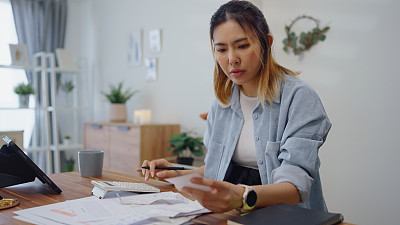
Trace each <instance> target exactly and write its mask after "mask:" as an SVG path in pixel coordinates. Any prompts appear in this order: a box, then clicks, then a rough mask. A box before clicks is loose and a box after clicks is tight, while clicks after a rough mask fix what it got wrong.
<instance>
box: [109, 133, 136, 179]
mask: <svg viewBox="0 0 400 225" xmlns="http://www.w3.org/2000/svg"><path fill="white" fill-rule="evenodd" d="M139 130H140V127H137V126H129V125H115V126H110V150H111V154H110V166H111V169H112V170H117V171H121V172H125V173H130V174H132V173H136V169H137V168H139V166H140V162H139V159H140V153H139V146H140V136H139V135H140V132H139Z"/></svg>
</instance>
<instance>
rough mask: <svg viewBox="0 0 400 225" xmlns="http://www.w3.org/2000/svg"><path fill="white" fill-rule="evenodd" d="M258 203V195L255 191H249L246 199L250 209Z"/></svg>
mask: <svg viewBox="0 0 400 225" xmlns="http://www.w3.org/2000/svg"><path fill="white" fill-rule="evenodd" d="M256 202H257V193H256V192H255V191H254V190H251V191H249V193H247V197H246V203H247V205H248V206H249V207H253V206H255V205H256Z"/></svg>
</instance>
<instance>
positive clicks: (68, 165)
mask: <svg viewBox="0 0 400 225" xmlns="http://www.w3.org/2000/svg"><path fill="white" fill-rule="evenodd" d="M74 165H75V160H74V159H73V158H69V159H67V160H65V170H66V172H72V171H74Z"/></svg>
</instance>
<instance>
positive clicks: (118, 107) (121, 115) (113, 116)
mask: <svg viewBox="0 0 400 225" xmlns="http://www.w3.org/2000/svg"><path fill="white" fill-rule="evenodd" d="M125 121H126V105H125V104H111V105H110V122H125Z"/></svg>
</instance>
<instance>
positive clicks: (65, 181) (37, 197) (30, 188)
mask: <svg viewBox="0 0 400 225" xmlns="http://www.w3.org/2000/svg"><path fill="white" fill-rule="evenodd" d="M134 173H135V174H131V175H130V174H125V173H121V172H116V171H110V170H104V171H103V176H102V177H98V178H84V177H80V176H79V172H77V171H74V172H68V173H58V174H50V175H49V177H50V179H52V180H53V182H54V183H56V184H57V186H58V187H59V188H61V190H62V193H61V194H60V195H57V194H55V192H54V191H53V190H51V189H48V188H47V186H46V185H44V184H42V183H41V182H40V181H38V180H36V181H35V182H31V183H25V184H20V185H15V186H11V187H7V188H0V195H1V196H3V197H4V198H16V199H18V201H19V202H20V204H19V205H18V206H16V207H14V208H10V209H5V210H0V224H28V223H25V222H23V221H20V220H17V219H14V218H13V216H16V214H14V213H13V211H17V210H21V209H27V208H32V207H36V206H41V205H47V204H53V203H57V202H63V201H66V200H73V199H77V198H83V197H88V196H90V193H91V191H92V188H93V185H92V184H91V183H90V182H91V180H92V179H100V180H115V181H129V182H143V181H144V179H143V177H140V176H138V175H137V174H136V172H134ZM148 183H149V184H151V185H153V186H156V187H158V188H160V189H161V191H176V189H175V188H174V186H173V185H171V184H168V183H165V182H161V181H156V180H150V181H148ZM237 216H238V215H237V214H236V212H235V211H234V210H233V211H231V212H227V213H209V214H204V215H202V216H199V217H197V218H195V219H193V220H192V221H193V222H196V223H198V224H215V225H222V224H224V225H225V224H226V221H227V220H228V219H231V218H234V217H237ZM345 224H347V223H342V224H341V225H345Z"/></svg>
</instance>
